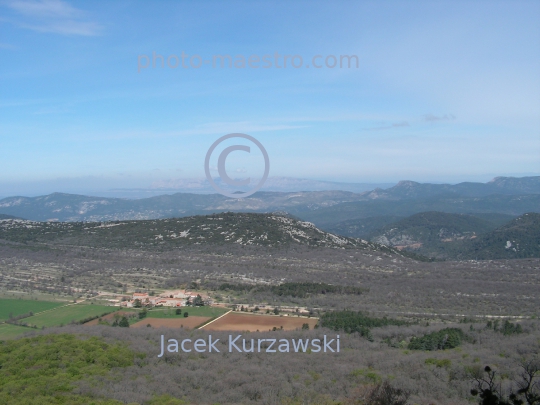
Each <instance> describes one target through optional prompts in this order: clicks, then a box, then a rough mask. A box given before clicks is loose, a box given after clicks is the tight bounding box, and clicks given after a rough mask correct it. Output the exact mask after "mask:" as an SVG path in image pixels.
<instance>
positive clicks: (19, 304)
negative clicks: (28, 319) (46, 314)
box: [0, 299, 66, 321]
mask: <svg viewBox="0 0 540 405" xmlns="http://www.w3.org/2000/svg"><path fill="white" fill-rule="evenodd" d="M62 305H66V304H65V303H63V302H52V301H35V300H19V299H0V321H5V320H6V319H9V314H12V315H13V316H17V315H22V314H27V313H28V312H30V311H32V312H34V313H36V312H41V311H46V310H48V309H52V308H56V307H60V306H62Z"/></svg>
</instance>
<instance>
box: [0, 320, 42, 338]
mask: <svg viewBox="0 0 540 405" xmlns="http://www.w3.org/2000/svg"><path fill="white" fill-rule="evenodd" d="M32 331H34V332H35V331H36V329H32V328H25V327H24V326H17V325H10V324H8V323H3V324H0V340H7V339H13V338H15V337H17V336H19V335H22V334H23V333H26V332H32Z"/></svg>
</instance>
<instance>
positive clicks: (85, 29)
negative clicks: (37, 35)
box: [2, 0, 102, 36]
mask: <svg viewBox="0 0 540 405" xmlns="http://www.w3.org/2000/svg"><path fill="white" fill-rule="evenodd" d="M2 4H3V5H4V6H5V7H8V8H9V9H11V10H13V11H14V12H15V13H16V14H18V16H19V18H18V19H17V20H16V21H15V23H16V24H17V25H18V26H19V27H21V28H26V29H30V30H34V31H39V32H51V33H55V34H61V35H82V36H93V35H99V34H100V33H101V31H102V27H101V25H99V24H98V23H96V22H93V21H89V19H88V16H87V13H86V12H84V11H82V10H79V9H77V8H75V7H73V6H71V5H70V4H69V3H67V2H64V1H61V0H22V1H21V0H9V1H6V2H3V3H2Z"/></svg>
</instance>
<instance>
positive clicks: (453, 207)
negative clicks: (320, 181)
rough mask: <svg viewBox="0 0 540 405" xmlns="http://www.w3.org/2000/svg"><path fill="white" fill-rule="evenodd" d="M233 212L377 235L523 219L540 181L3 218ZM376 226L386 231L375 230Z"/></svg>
mask: <svg viewBox="0 0 540 405" xmlns="http://www.w3.org/2000/svg"><path fill="white" fill-rule="evenodd" d="M227 211H231V212H260V213H262V212H267V213H268V212H282V213H287V214H290V215H293V216H296V217H298V218H301V219H303V220H308V221H310V222H313V223H315V224H316V225H317V226H319V227H321V228H323V229H325V230H331V229H332V230H333V231H335V230H337V229H338V228H339V226H342V225H343V224H342V225H339V224H340V223H342V222H344V221H354V220H360V219H362V220H365V219H368V218H375V219H374V220H372V225H371V229H376V228H378V227H380V226H382V225H384V223H389V222H391V221H392V220H395V219H397V218H396V217H407V216H410V215H413V214H416V213H420V212H426V211H439V212H448V213H465V214H471V213H474V214H504V215H511V216H518V215H521V214H524V213H526V212H540V176H537V177H523V178H511V177H498V178H495V179H494V180H492V181H491V182H489V183H460V184H456V185H449V184H421V183H415V182H411V181H402V182H400V183H399V184H397V185H396V186H394V187H391V188H389V189H381V188H377V189H375V190H371V191H366V192H362V193H353V192H349V191H332V190H329V191H299V192H258V193H256V194H254V195H252V196H250V197H248V198H244V199H233V198H228V197H224V196H222V195H220V194H206V195H205V194H188V193H176V194H172V195H161V196H156V197H150V198H143V199H139V200H128V199H121V198H104V197H88V196H82V195H73V194H62V193H54V194H50V195H47V196H40V197H9V198H4V199H2V200H0V213H2V214H5V215H13V216H16V217H21V218H26V219H29V220H35V221H108V220H131V219H158V218H171V217H185V216H192V215H206V214H211V213H219V212H227ZM389 216H390V217H392V218H388V217H389ZM377 218H378V219H377ZM377 221H379V222H378V223H379V224H380V225H379V226H375V224H376V223H377ZM336 227H338V228H336Z"/></svg>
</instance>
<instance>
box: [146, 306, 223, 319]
mask: <svg viewBox="0 0 540 405" xmlns="http://www.w3.org/2000/svg"><path fill="white" fill-rule="evenodd" d="M180 309H181V310H182V314H181V315H176V308H164V309H162V308H154V309H152V310H150V311H148V315H147V316H148V318H179V317H182V316H184V312H187V313H188V314H189V316H206V317H209V318H215V317H217V316H220V315H223V314H224V313H225V312H227V311H228V310H227V309H224V308H218V307H182V308H180Z"/></svg>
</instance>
